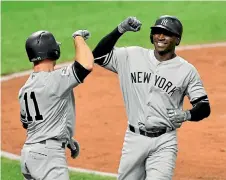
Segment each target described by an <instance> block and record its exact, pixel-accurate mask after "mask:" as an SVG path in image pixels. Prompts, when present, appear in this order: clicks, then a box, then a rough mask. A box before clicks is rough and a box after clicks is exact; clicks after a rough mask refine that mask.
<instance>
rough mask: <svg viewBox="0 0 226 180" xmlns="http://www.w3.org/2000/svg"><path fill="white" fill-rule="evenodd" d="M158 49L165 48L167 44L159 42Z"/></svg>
mask: <svg viewBox="0 0 226 180" xmlns="http://www.w3.org/2000/svg"><path fill="white" fill-rule="evenodd" d="M157 45H158V47H165V46H166V45H167V43H164V42H157Z"/></svg>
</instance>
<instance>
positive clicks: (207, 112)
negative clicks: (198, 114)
mask: <svg viewBox="0 0 226 180" xmlns="http://www.w3.org/2000/svg"><path fill="white" fill-rule="evenodd" d="M210 113H211V109H210V105H209V104H208V106H207V108H206V117H205V118H207V117H209V116H210Z"/></svg>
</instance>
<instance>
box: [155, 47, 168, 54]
mask: <svg viewBox="0 0 226 180" xmlns="http://www.w3.org/2000/svg"><path fill="white" fill-rule="evenodd" d="M155 50H156V51H157V52H159V53H164V52H168V48H167V47H158V46H155Z"/></svg>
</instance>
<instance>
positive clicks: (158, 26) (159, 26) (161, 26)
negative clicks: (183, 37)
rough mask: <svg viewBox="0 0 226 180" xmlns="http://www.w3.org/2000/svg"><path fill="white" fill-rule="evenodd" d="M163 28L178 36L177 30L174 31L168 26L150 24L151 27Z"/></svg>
mask: <svg viewBox="0 0 226 180" xmlns="http://www.w3.org/2000/svg"><path fill="white" fill-rule="evenodd" d="M158 28H160V29H165V30H167V31H169V32H171V33H173V34H175V35H176V36H180V35H179V34H178V33H177V32H175V31H174V30H172V29H170V28H169V27H166V26H163V25H155V26H152V27H151V29H158Z"/></svg>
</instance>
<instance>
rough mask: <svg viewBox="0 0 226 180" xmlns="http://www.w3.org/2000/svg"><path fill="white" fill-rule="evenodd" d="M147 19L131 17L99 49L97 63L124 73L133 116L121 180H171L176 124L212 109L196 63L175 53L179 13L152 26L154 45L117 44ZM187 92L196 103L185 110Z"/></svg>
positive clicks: (125, 92) (196, 118)
mask: <svg viewBox="0 0 226 180" xmlns="http://www.w3.org/2000/svg"><path fill="white" fill-rule="evenodd" d="M140 27H141V22H140V21H139V20H138V19H136V17H128V18H127V19H125V20H124V21H123V22H121V23H120V24H119V25H118V26H117V27H116V28H115V29H114V30H113V31H112V32H111V33H109V34H108V35H107V36H105V37H104V38H103V39H101V41H100V42H99V43H98V45H97V46H96V47H95V49H94V50H93V55H94V58H95V63H97V64H99V65H101V66H103V67H104V68H106V69H108V70H110V71H113V72H115V73H117V74H118V76H119V81H120V87H121V90H122V93H123V98H124V103H125V107H126V112H127V117H128V128H127V131H126V134H125V139H124V143H123V149H122V155H121V160H120V165H119V169H118V179H119V180H171V179H172V176H173V171H174V167H175V161H176V157H177V151H178V148H177V133H176V129H177V128H179V127H180V126H181V124H182V123H183V122H185V121H193V122H194V121H195V122H197V121H200V120H202V119H204V118H206V117H208V116H209V114H210V105H209V101H208V97H207V93H206V91H205V89H204V87H203V83H202V81H201V79H200V76H199V73H198V72H197V70H196V68H195V67H194V66H193V65H192V64H190V63H189V62H188V61H186V60H185V59H183V58H182V57H180V56H178V55H176V54H175V47H176V46H178V45H179V44H180V41H181V37H182V30H183V28H182V24H181V22H180V21H179V20H178V19H177V18H176V17H174V16H168V15H165V16H161V17H159V18H158V19H157V20H156V22H155V24H154V26H152V27H151V31H150V41H151V43H153V44H154V50H151V49H145V48H142V47H138V46H131V47H121V48H117V47H114V45H115V44H116V42H117V40H118V39H119V38H120V37H121V36H122V35H123V34H124V33H125V32H127V31H133V32H137V31H139V30H140ZM185 95H187V96H188V98H189V100H190V102H191V104H192V105H193V108H192V109H190V110H183V109H182V107H183V101H184V97H185Z"/></svg>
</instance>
